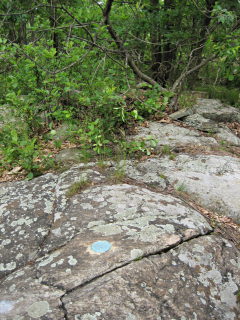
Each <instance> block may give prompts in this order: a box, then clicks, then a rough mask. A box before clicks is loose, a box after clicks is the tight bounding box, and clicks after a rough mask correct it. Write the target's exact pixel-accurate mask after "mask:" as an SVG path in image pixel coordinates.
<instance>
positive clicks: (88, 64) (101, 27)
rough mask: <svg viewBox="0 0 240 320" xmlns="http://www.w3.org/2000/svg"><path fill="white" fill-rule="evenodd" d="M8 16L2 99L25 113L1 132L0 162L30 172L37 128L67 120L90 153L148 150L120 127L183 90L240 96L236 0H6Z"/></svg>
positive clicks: (0, 49) (1, 41) (1, 44)
mask: <svg viewBox="0 0 240 320" xmlns="http://www.w3.org/2000/svg"><path fill="white" fill-rule="evenodd" d="M0 17H1V22H0V25H1V34H0V69H1V73H0V91H1V96H0V103H1V105H2V109H3V110H4V111H3V113H2V114H4V116H6V114H7V113H8V112H10V113H11V117H13V116H14V117H15V119H17V121H15V122H14V121H13V122H9V123H8V124H6V125H5V126H4V127H3V129H2V130H1V132H0V138H1V142H0V143H1V148H2V157H1V159H2V160H1V162H2V164H3V166H4V167H6V168H8V167H9V166H12V165H15V164H19V165H20V166H22V167H23V168H24V169H26V170H27V171H28V172H30V176H29V177H32V176H33V175H34V174H36V172H37V171H38V170H39V167H40V165H39V164H38V161H37V160H39V157H41V152H40V147H39V143H40V142H39V137H41V139H45V140H48V139H51V136H53V135H54V134H55V129H56V126H57V125H58V124H59V123H62V122H67V123H68V124H69V128H70V129H69V130H70V133H71V134H70V136H71V139H73V141H74V142H75V143H78V144H79V145H81V147H82V149H83V150H84V152H85V153H86V152H89V150H93V151H94V153H95V154H110V153H111V150H112V149H113V146H115V145H116V144H118V145H119V144H120V145H121V146H122V147H123V146H124V148H125V151H126V152H127V150H128V149H133V150H136V149H143V150H144V151H146V148H145V147H144V146H138V145H137V146H136V145H134V146H129V145H127V144H126V143H124V142H123V138H124V137H120V133H121V134H122V136H124V130H125V129H126V128H127V126H128V125H129V123H130V124H131V123H133V122H134V121H141V120H142V119H143V118H145V117H148V116H150V115H152V114H154V113H156V112H159V111H164V109H165V108H166V106H167V104H168V102H169V101H170V99H171V101H173V103H175V105H177V99H176V98H177V97H178V95H179V92H181V90H186V89H196V88H198V87H199V88H200V87H201V90H206V91H209V92H210V91H211V93H213V92H215V91H216V92H217V91H219V90H220V96H221V93H222V94H223V92H226V94H225V95H224V94H223V95H224V99H226V101H228V102H229V100H231V101H230V102H231V103H232V104H235V105H237V104H238V103H239V91H238V89H235V88H239V86H240V72H239V71H240V63H239V56H240V55H239V51H240V50H239V48H240V40H239V39H240V28H239V26H240V3H239V1H237V0H228V1H227V2H226V1H224V0H219V1H216V0H181V1H180V0H129V1H121V0H115V1H114V0H103V1H97V0H82V1H81V0H78V1H77V0H72V1H70V0H42V1H38V0H28V1H27V0H10V1H9V0H2V1H1V4H0ZM143 81H144V82H145V87H144V89H138V85H137V84H138V83H139V82H143ZM221 86H223V87H224V89H223V90H221ZM212 87H214V88H218V89H217V90H215V89H210V88H212ZM146 88H147V89H146ZM219 88H220V89H219ZM214 90H215V91H214ZM228 90H232V92H234V95H232V94H231V95H230V96H231V99H228ZM229 92H230V91H229ZM212 96H214V94H213V95H212ZM233 96H234V98H233ZM174 99H175V100H174ZM6 110H7V112H5V111H6ZM58 144H59V145H57V143H56V146H58V147H60V144H61V143H60V142H58ZM147 152H148V151H147ZM36 159H37V160H36ZM45 159H46V157H45Z"/></svg>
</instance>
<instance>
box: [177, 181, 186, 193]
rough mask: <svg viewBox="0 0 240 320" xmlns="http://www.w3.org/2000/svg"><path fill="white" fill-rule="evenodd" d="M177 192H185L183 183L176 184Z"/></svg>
mask: <svg viewBox="0 0 240 320" xmlns="http://www.w3.org/2000/svg"><path fill="white" fill-rule="evenodd" d="M175 190H176V191H177V192H187V187H186V185H185V184H184V183H181V184H178V185H176V186H175Z"/></svg>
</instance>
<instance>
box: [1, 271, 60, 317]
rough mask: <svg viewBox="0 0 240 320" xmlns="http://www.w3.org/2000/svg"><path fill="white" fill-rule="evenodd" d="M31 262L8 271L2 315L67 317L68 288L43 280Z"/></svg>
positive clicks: (2, 296)
mask: <svg viewBox="0 0 240 320" xmlns="http://www.w3.org/2000/svg"><path fill="white" fill-rule="evenodd" d="M41 282H42V281H41V279H38V277H37V274H36V272H35V270H34V269H33V267H32V266H28V267H25V268H23V269H21V270H19V271H16V272H14V273H13V274H11V275H9V276H8V277H7V278H6V279H5V280H4V281H3V282H2V283H1V285H0V290H1V296H0V319H2V320H32V319H48V320H59V319H64V310H63V309H61V306H62V302H61V297H62V296H63V295H64V294H65V291H63V290H61V289H57V288H53V287H49V286H47V285H44V284H42V283H41Z"/></svg>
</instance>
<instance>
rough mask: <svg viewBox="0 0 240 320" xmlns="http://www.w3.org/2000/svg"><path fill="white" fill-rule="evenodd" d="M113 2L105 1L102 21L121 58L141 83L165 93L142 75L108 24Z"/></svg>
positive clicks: (154, 82)
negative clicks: (123, 58)
mask: <svg viewBox="0 0 240 320" xmlns="http://www.w3.org/2000/svg"><path fill="white" fill-rule="evenodd" d="M113 2H114V0H107V2H106V5H105V8H104V10H103V21H104V24H105V25H106V26H107V30H108V32H109V34H110V35H111V37H112V38H113V40H114V41H115V43H116V45H117V47H118V49H119V50H120V51H121V52H122V54H123V56H124V57H125V58H126V61H127V64H128V65H129V67H130V68H131V69H132V71H133V72H134V73H135V74H136V75H137V76H138V77H139V78H140V79H142V80H143V81H146V82H147V83H149V84H151V85H153V86H158V87H159V88H160V89H161V90H162V91H166V89H165V88H163V87H162V86H160V85H159V83H157V82H156V81H155V80H154V79H152V78H151V77H149V76H148V75H146V74H145V73H143V72H142V71H141V70H140V69H139V68H138V67H137V65H136V64H135V62H134V60H133V58H132V57H131V56H130V54H129V52H128V51H127V50H126V49H125V47H124V44H123V41H122V40H121V39H120V38H119V36H118V34H117V33H116V32H115V30H114V29H113V27H112V25H111V23H110V12H111V9H112V4H113Z"/></svg>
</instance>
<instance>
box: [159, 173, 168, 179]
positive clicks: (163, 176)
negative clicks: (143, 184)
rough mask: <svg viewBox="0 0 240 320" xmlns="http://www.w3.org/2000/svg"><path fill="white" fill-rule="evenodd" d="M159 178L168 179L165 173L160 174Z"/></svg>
mask: <svg viewBox="0 0 240 320" xmlns="http://www.w3.org/2000/svg"><path fill="white" fill-rule="evenodd" d="M159 177H160V178H161V179H167V176H165V174H163V173H160V174H159Z"/></svg>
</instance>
